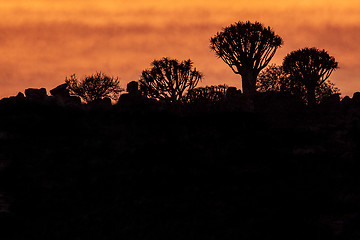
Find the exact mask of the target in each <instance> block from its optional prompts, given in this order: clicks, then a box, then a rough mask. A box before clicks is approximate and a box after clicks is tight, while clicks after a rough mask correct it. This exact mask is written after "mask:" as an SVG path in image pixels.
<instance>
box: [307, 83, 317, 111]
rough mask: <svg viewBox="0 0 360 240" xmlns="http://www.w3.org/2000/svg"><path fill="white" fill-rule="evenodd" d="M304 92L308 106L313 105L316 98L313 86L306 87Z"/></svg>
mask: <svg viewBox="0 0 360 240" xmlns="http://www.w3.org/2000/svg"><path fill="white" fill-rule="evenodd" d="M306 93H307V100H308V105H309V106H310V107H313V106H315V105H316V98H315V87H312V86H311V87H307V89H306Z"/></svg>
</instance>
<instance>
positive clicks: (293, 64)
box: [283, 48, 338, 106]
mask: <svg viewBox="0 0 360 240" xmlns="http://www.w3.org/2000/svg"><path fill="white" fill-rule="evenodd" d="M337 68H338V63H337V62H336V61H335V58H334V57H332V56H330V55H329V54H328V53H327V52H326V51H325V50H319V49H317V48H303V49H300V50H297V51H293V52H291V53H289V54H288V55H287V56H286V57H285V58H284V62H283V69H284V71H285V73H287V74H289V77H290V78H291V79H292V81H298V82H299V83H301V84H302V85H303V86H305V88H306V96H307V102H308V104H309V105H310V106H314V105H315V104H316V89H317V88H320V86H321V85H322V84H324V82H325V81H326V80H327V79H328V78H329V77H330V75H331V73H332V72H333V71H334V70H335V69H337Z"/></svg>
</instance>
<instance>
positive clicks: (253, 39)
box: [210, 21, 283, 100]
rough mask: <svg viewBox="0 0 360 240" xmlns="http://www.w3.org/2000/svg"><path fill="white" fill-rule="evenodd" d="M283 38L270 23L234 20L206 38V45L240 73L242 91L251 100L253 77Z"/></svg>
mask: <svg viewBox="0 0 360 240" xmlns="http://www.w3.org/2000/svg"><path fill="white" fill-rule="evenodd" d="M282 44H283V40H282V39H281V37H280V36H278V35H276V34H275V33H274V32H273V31H272V29H271V28H270V27H264V26H263V25H262V24H261V23H259V22H255V23H251V22H249V21H247V22H245V23H244V22H237V23H235V24H232V25H230V26H229V27H226V28H224V29H223V31H222V32H218V33H217V34H216V35H215V36H214V37H212V38H211V40H210V47H211V49H213V50H214V51H215V52H216V54H217V56H218V57H219V58H221V59H222V60H223V61H224V62H225V63H226V64H227V65H229V66H230V68H231V69H232V70H233V71H234V73H235V74H240V75H241V79H242V88H243V92H244V94H245V95H247V96H248V97H249V98H250V100H253V98H254V95H255V92H256V79H257V76H258V74H259V73H260V71H261V70H262V69H263V68H265V67H266V66H267V65H268V64H269V62H270V60H271V59H272V57H273V56H274V54H275V52H276V50H277V49H278V48H279V47H281V45H282Z"/></svg>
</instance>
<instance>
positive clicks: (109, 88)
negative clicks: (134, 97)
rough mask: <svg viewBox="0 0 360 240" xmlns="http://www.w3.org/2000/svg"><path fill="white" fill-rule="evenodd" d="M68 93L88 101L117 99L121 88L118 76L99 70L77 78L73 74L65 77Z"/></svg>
mask: <svg viewBox="0 0 360 240" xmlns="http://www.w3.org/2000/svg"><path fill="white" fill-rule="evenodd" d="M65 83H66V84H67V85H68V88H69V90H70V93H71V94H73V95H76V96H79V97H80V98H81V99H83V100H84V101H85V102H87V103H90V102H93V101H95V100H100V99H103V98H111V99H114V100H115V99H117V97H118V95H119V93H120V92H122V91H123V89H122V88H121V87H120V81H119V78H114V77H109V76H107V75H105V74H103V73H101V72H97V73H95V74H93V75H90V76H85V78H84V79H82V80H79V79H78V78H77V77H76V75H75V74H73V75H71V76H70V78H66V79H65Z"/></svg>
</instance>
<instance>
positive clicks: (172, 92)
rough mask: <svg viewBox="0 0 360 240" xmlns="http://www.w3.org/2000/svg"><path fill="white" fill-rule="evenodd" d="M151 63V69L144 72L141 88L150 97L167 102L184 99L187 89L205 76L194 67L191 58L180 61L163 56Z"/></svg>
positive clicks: (193, 86)
mask: <svg viewBox="0 0 360 240" xmlns="http://www.w3.org/2000/svg"><path fill="white" fill-rule="evenodd" d="M151 65H152V67H151V69H147V70H144V71H143V72H142V75H141V78H140V80H139V82H140V90H141V92H143V94H144V95H146V96H148V97H151V98H155V99H158V100H163V101H167V102H176V101H181V100H183V97H184V93H185V91H190V90H192V89H194V88H195V87H196V85H197V84H198V82H199V81H200V80H201V79H202V76H203V75H202V73H200V72H198V71H197V70H196V68H193V62H192V61H191V60H190V59H188V60H185V61H182V62H179V61H178V60H176V59H169V58H163V59H161V60H154V61H153V62H152V64H151Z"/></svg>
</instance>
